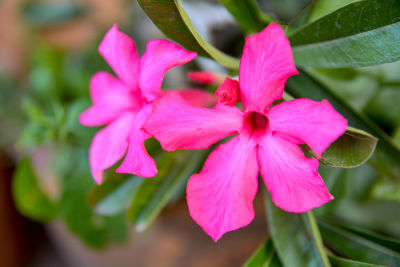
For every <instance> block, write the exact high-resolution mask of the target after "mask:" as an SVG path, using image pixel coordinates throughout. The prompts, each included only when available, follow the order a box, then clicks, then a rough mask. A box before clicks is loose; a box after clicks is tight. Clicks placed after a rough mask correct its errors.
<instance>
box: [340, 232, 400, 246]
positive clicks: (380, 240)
mask: <svg viewBox="0 0 400 267" xmlns="http://www.w3.org/2000/svg"><path fill="white" fill-rule="evenodd" d="M342 227H343V228H344V229H346V230H347V231H349V232H352V233H354V234H356V235H359V236H361V237H363V238H365V239H368V240H370V241H372V242H375V243H377V244H379V245H382V246H384V247H387V248H389V249H391V250H393V251H396V252H400V239H398V238H394V237H389V236H384V235H381V234H378V233H375V232H372V231H370V230H367V229H363V228H360V227H354V226H349V225H342Z"/></svg>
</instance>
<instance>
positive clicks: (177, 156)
mask: <svg viewBox="0 0 400 267" xmlns="http://www.w3.org/2000/svg"><path fill="white" fill-rule="evenodd" d="M207 154H208V151H207V150H202V151H194V152H187V151H176V152H173V153H168V154H166V155H165V156H164V157H163V158H161V159H160V161H159V162H158V164H157V165H158V167H159V172H158V174H157V175H156V176H155V177H153V178H150V179H145V180H144V181H143V182H142V184H141V185H140V187H139V188H138V189H137V191H136V193H135V197H134V198H133V200H132V202H131V204H130V206H129V209H128V211H127V216H128V219H129V220H130V221H131V222H132V223H133V224H134V225H135V226H136V229H137V230H138V231H141V230H144V229H145V228H146V227H147V226H148V225H149V224H150V223H151V222H152V221H153V220H154V219H155V218H156V216H157V215H158V214H159V213H160V212H161V210H162V209H163V208H164V207H165V206H166V205H167V203H168V201H169V200H171V198H173V196H174V194H175V192H176V191H177V190H179V189H181V188H182V187H183V186H184V185H185V184H186V181H187V179H188V178H189V176H190V175H191V174H192V173H194V172H195V171H196V170H197V168H199V167H200V165H201V164H202V162H203V160H204V158H205V156H206V155H207Z"/></svg>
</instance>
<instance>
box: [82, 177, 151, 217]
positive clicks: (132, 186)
mask: <svg viewBox="0 0 400 267" xmlns="http://www.w3.org/2000/svg"><path fill="white" fill-rule="evenodd" d="M143 179H144V178H141V177H137V176H134V175H123V174H118V173H114V172H112V173H111V174H110V175H109V177H107V178H106V179H105V181H104V182H103V183H102V184H101V185H100V186H96V187H95V188H93V189H92V190H91V192H90V194H89V204H90V205H91V206H92V208H94V211H95V212H96V213H97V214H101V215H116V214H119V213H121V212H123V211H125V210H126V209H127V208H128V206H129V204H130V202H131V201H132V198H133V196H134V194H135V191H136V190H137V188H138V187H139V186H140V183H141V182H142V181H143Z"/></svg>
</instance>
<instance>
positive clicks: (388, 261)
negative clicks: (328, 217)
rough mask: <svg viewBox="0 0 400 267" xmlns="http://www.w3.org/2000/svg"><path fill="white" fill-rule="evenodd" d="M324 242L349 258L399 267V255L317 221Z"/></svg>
mask: <svg viewBox="0 0 400 267" xmlns="http://www.w3.org/2000/svg"><path fill="white" fill-rule="evenodd" d="M319 225H320V229H321V234H322V236H323V239H324V241H325V242H326V243H327V244H328V245H329V247H330V248H332V249H333V250H334V251H336V252H338V253H340V254H341V255H345V256H347V257H349V258H352V259H355V260H359V261H363V262H368V263H374V264H384V265H388V266H399V265H400V254H399V253H397V252H395V251H393V250H391V249H388V248H386V247H383V246H381V245H379V244H377V243H374V242H372V241H370V240H368V239H365V238H363V237H361V236H359V235H356V234H354V233H352V232H349V231H346V230H344V229H340V228H338V227H335V226H333V225H330V224H328V223H326V222H323V221H319Z"/></svg>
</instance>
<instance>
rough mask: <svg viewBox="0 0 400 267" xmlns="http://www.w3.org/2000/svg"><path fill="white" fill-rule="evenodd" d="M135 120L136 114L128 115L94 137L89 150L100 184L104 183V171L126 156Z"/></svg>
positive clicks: (90, 161)
mask: <svg viewBox="0 0 400 267" xmlns="http://www.w3.org/2000/svg"><path fill="white" fill-rule="evenodd" d="M133 119H134V114H132V113H127V114H125V115H124V116H122V117H121V118H119V119H118V120H116V121H114V122H112V123H111V124H110V125H108V126H107V127H106V128H104V129H102V130H100V131H99V132H98V133H97V134H96V135H95V136H94V138H93V141H92V144H91V145H90V150H89V163H90V170H91V172H92V175H93V177H94V179H95V181H96V182H97V183H98V184H100V183H101V182H102V179H103V170H105V169H107V168H109V167H111V166H112V165H113V164H114V163H116V162H117V161H118V160H119V159H120V158H122V157H123V156H124V154H125V151H126V148H127V146H128V136H129V133H130V131H131V128H132V123H133Z"/></svg>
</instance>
